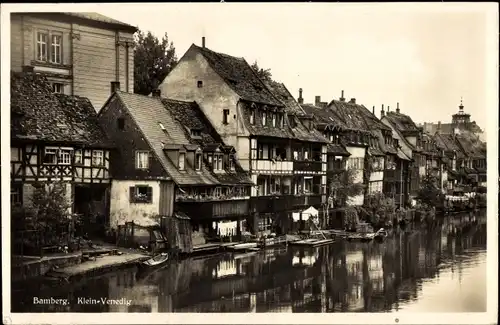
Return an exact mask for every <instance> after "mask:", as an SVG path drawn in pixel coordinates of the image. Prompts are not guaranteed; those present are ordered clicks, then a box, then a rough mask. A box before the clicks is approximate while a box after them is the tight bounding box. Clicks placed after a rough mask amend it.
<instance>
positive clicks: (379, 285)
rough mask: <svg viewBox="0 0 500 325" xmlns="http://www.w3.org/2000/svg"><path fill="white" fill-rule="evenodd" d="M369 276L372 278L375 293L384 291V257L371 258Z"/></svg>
mask: <svg viewBox="0 0 500 325" xmlns="http://www.w3.org/2000/svg"><path fill="white" fill-rule="evenodd" d="M368 276H369V278H370V282H371V286H372V290H373V291H375V292H383V291H384V269H383V263H382V256H381V255H376V256H371V257H370V259H369V260H368Z"/></svg>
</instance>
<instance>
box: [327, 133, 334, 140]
mask: <svg viewBox="0 0 500 325" xmlns="http://www.w3.org/2000/svg"><path fill="white" fill-rule="evenodd" d="M328 139H329V140H330V142H333V134H331V133H330V136H329V137H328Z"/></svg>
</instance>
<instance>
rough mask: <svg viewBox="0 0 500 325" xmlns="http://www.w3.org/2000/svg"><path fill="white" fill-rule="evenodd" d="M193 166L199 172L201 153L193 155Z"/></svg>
mask: <svg viewBox="0 0 500 325" xmlns="http://www.w3.org/2000/svg"><path fill="white" fill-rule="evenodd" d="M194 166H195V169H196V170H201V153H197V154H196V155H195V162H194Z"/></svg>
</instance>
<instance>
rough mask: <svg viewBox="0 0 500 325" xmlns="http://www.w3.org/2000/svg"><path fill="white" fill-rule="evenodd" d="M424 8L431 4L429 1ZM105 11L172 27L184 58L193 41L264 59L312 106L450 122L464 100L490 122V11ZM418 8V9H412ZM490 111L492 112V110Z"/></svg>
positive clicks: (149, 27)
mask: <svg viewBox="0 0 500 325" xmlns="http://www.w3.org/2000/svg"><path fill="white" fill-rule="evenodd" d="M420 5H422V4H420ZM98 8H99V11H98V12H99V13H101V14H104V15H107V16H109V17H112V18H115V19H118V20H121V21H123V22H126V23H129V24H132V25H134V26H137V27H139V28H140V29H141V30H144V31H151V32H152V33H153V34H155V35H156V36H159V37H160V36H162V35H163V34H164V33H165V32H167V33H168V36H169V39H170V40H171V41H172V42H173V43H174V45H175V47H176V53H177V56H178V57H179V58H180V57H182V55H183V54H184V53H185V51H186V50H187V49H188V47H189V46H190V45H191V44H192V43H195V44H198V45H200V44H201V38H202V36H205V37H206V46H207V47H208V48H209V49H211V50H214V51H216V52H222V53H226V54H230V55H233V56H238V57H244V58H245V59H246V60H247V62H248V63H250V64H251V63H253V62H254V61H257V62H258V64H259V66H261V67H262V68H266V69H267V68H269V69H271V73H272V75H273V78H274V79H275V80H277V81H281V82H283V83H284V84H285V85H286V86H287V88H288V89H289V90H290V92H291V93H292V94H293V95H294V96H295V97H297V96H298V89H299V88H302V89H303V96H304V100H305V102H311V103H312V102H314V98H315V96H321V100H322V101H327V102H329V101H331V100H332V99H334V98H338V97H340V94H341V90H344V97H346V98H348V99H350V98H356V101H357V102H358V103H361V104H363V105H365V106H366V107H368V108H369V109H370V110H371V109H372V107H373V106H375V112H376V115H377V116H378V117H379V116H380V109H381V105H382V104H384V106H385V107H387V106H389V107H390V109H391V110H393V109H395V107H396V103H397V102H399V105H400V109H401V112H402V113H406V114H409V115H410V116H411V117H412V118H413V119H414V121H415V122H417V123H421V122H424V121H427V122H437V121H441V122H442V123H449V122H451V115H452V114H454V113H456V112H457V111H458V106H459V104H460V100H461V98H463V104H464V106H465V111H466V112H468V113H470V114H471V115H472V116H471V119H472V120H475V121H476V122H477V123H478V124H479V126H481V127H482V128H486V124H487V109H488V106H487V100H486V90H485V89H486V75H485V73H486V69H487V67H486V61H487V60H486V53H487V49H486V28H487V25H486V20H487V19H486V14H485V11H484V10H474V7H469V9H460V8H453V6H449V7H445V6H442V7H440V8H442V9H439V8H438V7H435V8H438V9H437V10H432V11H430V10H428V9H425V10H424V9H421V10H419V7H412V8H411V9H410V8H409V6H407V5H403V6H391V7H384V6H380V5H379V6H377V5H370V6H368V5H361V4H359V5H358V6H355V5H354V6H353V5H342V4H338V3H337V4H333V3H330V4H320V3H316V4H313V3H295V4H292V3H282V4H277V3H272V4H259V5H252V4H227V3H219V4H207V3H205V4H203V3H201V4H200V3H199V4H153V5H143V6H134V5H129V6H127V5H126V4H120V5H119V10H117V8H118V7H117V6H116V5H102V6H99V7H98ZM410 11H411V12H410ZM490 109H491V108H490Z"/></svg>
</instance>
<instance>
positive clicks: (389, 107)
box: [387, 105, 391, 113]
mask: <svg viewBox="0 0 500 325" xmlns="http://www.w3.org/2000/svg"><path fill="white" fill-rule="evenodd" d="M390 110H391V106H389V105H387V113H389V111H390Z"/></svg>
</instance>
